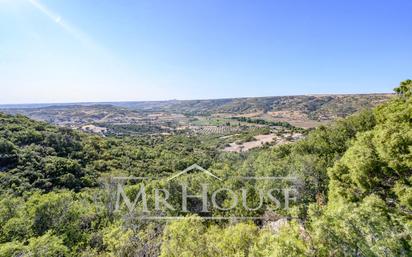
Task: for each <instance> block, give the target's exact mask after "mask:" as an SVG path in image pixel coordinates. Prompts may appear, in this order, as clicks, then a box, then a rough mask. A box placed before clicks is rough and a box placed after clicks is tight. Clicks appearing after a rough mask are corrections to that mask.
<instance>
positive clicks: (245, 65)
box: [0, 0, 412, 104]
mask: <svg viewBox="0 0 412 257" xmlns="http://www.w3.org/2000/svg"><path fill="white" fill-rule="evenodd" d="M411 9H412V1H410V0H391V1H387V0H373V1H370V0H361V1H360V0H356V1H354V0H334V1H330V0H325V1H318V0H311V1H308V0H300V1H299V0H283V1H280V0H267V1H266V0H258V1H250V0H174V1H168V0H162V1H160V0H144V1H143V0H134V1H132V0H127V1H126V0H59V1H57V0H0V92H1V93H0V104H16V103H61V102H90V101H141V100H168V99H210V98H230V97H248V96H276V95H302V94H327V93H335V94H338V93H381V92H391V91H392V89H393V88H394V87H395V86H396V85H398V84H399V82H400V81H402V80H405V79H407V78H412V69H411V68H412V43H411V42H412V33H411V32H412V19H411V15H410V10H411Z"/></svg>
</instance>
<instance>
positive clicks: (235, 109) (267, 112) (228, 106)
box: [0, 94, 393, 127]
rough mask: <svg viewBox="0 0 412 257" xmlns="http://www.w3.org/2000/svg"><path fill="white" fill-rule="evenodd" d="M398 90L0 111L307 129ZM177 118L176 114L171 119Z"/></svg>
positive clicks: (60, 118)
mask: <svg viewBox="0 0 412 257" xmlns="http://www.w3.org/2000/svg"><path fill="white" fill-rule="evenodd" d="M392 96H393V94H348V95H301V96H271V97H249V98H228V99H210V100H168V101H136V102H104V103H77V104H76V103H70V104H56V105H53V104H52V105H47V104H34V105H30V104H27V105H11V106H8V105H2V106H0V110H3V111H4V112H7V113H11V114H18V113H19V114H23V115H27V116H29V117H31V118H34V119H39V120H45V121H48V122H51V123H55V124H70V123H87V122H118V123H129V122H134V121H137V120H142V117H143V118H144V117H145V116H147V115H148V114H149V113H164V114H165V115H171V114H183V115H185V116H188V117H190V116H219V117H223V118H228V117H232V116H247V117H256V118H263V119H266V120H272V121H286V122H291V123H292V124H294V125H297V126H302V127H314V126H317V125H319V124H320V123H323V122H329V121H332V120H335V119H337V118H343V117H346V116H348V115H350V114H353V113H355V112H357V111H360V110H363V109H368V108H373V107H375V106H377V105H379V104H381V103H383V102H386V101H387V100H388V99H389V98H391V97H392ZM171 119H173V117H172V118H171Z"/></svg>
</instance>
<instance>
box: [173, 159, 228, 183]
mask: <svg viewBox="0 0 412 257" xmlns="http://www.w3.org/2000/svg"><path fill="white" fill-rule="evenodd" d="M191 170H200V171H202V172H203V173H205V174H206V175H208V176H210V177H213V178H215V179H218V180H220V181H222V179H221V178H219V177H218V176H216V175H214V174H213V173H211V172H210V171H208V170H206V169H204V168H202V167H201V166H199V165H198V164H196V163H195V164H192V165H191V166H189V167H187V168H186V169H185V170H183V171H181V172H179V173H177V174H176V175H174V176H172V177H170V178H169V179H168V181H170V180H172V179H174V178H177V177H179V176H181V175H183V174H186V173H187V172H189V171H191Z"/></svg>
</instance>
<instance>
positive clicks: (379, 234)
mask: <svg viewBox="0 0 412 257" xmlns="http://www.w3.org/2000/svg"><path fill="white" fill-rule="evenodd" d="M411 85H412V83H411V81H410V80H407V81H404V82H402V83H401V85H400V86H399V87H398V88H397V89H395V92H396V93H397V96H396V97H394V98H393V99H392V100H391V101H390V102H388V103H385V104H383V105H382V106H379V107H378V108H375V109H374V110H373V111H363V112H360V113H358V114H356V115H353V116H351V117H348V118H346V119H342V120H339V121H337V122H335V123H334V124H332V125H329V126H322V127H319V128H317V129H314V130H313V131H311V132H309V133H308V135H307V136H306V138H305V139H303V140H300V141H298V142H296V143H293V144H289V145H282V146H278V147H265V148H261V149H258V150H255V151H251V152H248V153H242V154H235V153H220V152H219V151H218V150H217V145H218V144H217V143H216V142H215V141H214V140H215V139H211V138H208V137H196V136H182V135H172V136H163V135H151V136H147V135H146V136H134V137H128V136H124V137H118V138H114V137H109V138H104V137H98V136H94V135H90V134H86V133H81V132H77V131H74V130H70V129H65V128H59V127H55V126H51V125H48V124H46V123H42V122H37V121H33V120H30V119H28V118H26V117H23V116H19V115H17V116H10V115H4V114H0V196H1V198H0V256H42V257H43V256H159V255H160V256H411V252H412V244H411V242H412V218H411V213H412V93H411V92H412V91H411V90H412V89H411ZM311 99H312V98H311ZM332 100H333V99H329V100H328V101H332ZM222 101H223V100H222ZM262 101H263V102H259V101H256V102H255V103H253V104H251V103H244V102H242V101H240V100H239V103H237V104H236V105H233V106H232V107H233V108H234V109H236V110H237V109H239V108H240V109H242V110H250V109H253V108H255V107H256V106H259V108H261V107H262V108H264V109H267V110H269V109H270V108H272V107H270V108H269V107H268V106H267V104H268V102H266V100H262ZM267 101H269V100H267ZM279 101H281V100H279ZM325 101H326V100H325ZM328 101H326V102H328ZM269 102H270V101H269ZM326 102H325V103H324V102H322V103H320V102H319V101H318V100H316V99H315V98H313V99H312V100H311V102H310V104H309V105H310V108H311V109H313V111H316V113H317V114H321V113H322V108H323V107H324V106H325V105H326V104H327V103H326ZM197 104H200V103H197ZM225 104H227V102H225ZM265 106H266V107H265ZM345 106H347V107H348V108H347V109H345V110H346V111H345V112H350V109H351V105H350V104H347V105H345ZM232 107H230V108H232ZM202 108H203V107H202ZM202 108H201V111H202V112H206V111H207V108H206V109H202ZM225 108H229V107H227V106H226V107H225ZM328 108H329V110H330V108H332V107H331V106H329V107H328ZM345 108H346V107H345ZM244 121H245V122H254V123H260V122H261V121H259V120H250V121H248V120H244ZM266 125H267V124H266ZM285 126H287V125H285ZM260 132H262V131H260ZM251 133H252V132H251ZM248 135H249V136H250V135H252V134H247V133H246V134H244V135H241V136H244V137H245V138H246V137H247V136H248ZM246 139H247V138H246ZM194 163H197V164H199V165H200V166H202V167H204V168H207V169H208V170H210V171H211V172H212V173H213V174H216V175H217V176H218V177H220V178H222V179H223V181H219V182H218V181H217V180H210V178H209V180H208V178H205V177H204V176H201V175H199V174H192V173H188V174H185V175H182V176H180V177H179V178H176V179H175V180H173V181H171V182H170V181H168V180H167V179H166V178H167V177H170V175H171V174H175V173H176V172H177V171H181V170H184V169H185V168H186V167H188V166H190V165H192V164H194ZM116 175H121V176H150V177H153V181H151V182H150V183H148V184H147V185H146V187H147V189H148V190H153V189H154V188H155V187H156V186H158V185H165V184H167V185H168V186H170V191H171V196H170V199H169V201H170V203H179V199H178V197H177V195H179V190H181V189H180V187H179V183H181V182H185V183H186V184H188V185H189V186H188V189H187V190H188V192H189V193H190V194H195V193H198V192H199V190H200V189H199V188H200V184H201V183H202V182H204V181H207V182H208V183H209V184H210V187H211V189H217V188H220V187H222V186H224V187H227V188H231V189H233V190H234V191H235V192H237V193H236V194H238V195H237V196H238V197H239V196H240V195H239V194H240V191H239V190H240V189H241V188H247V189H248V191H250V193H251V194H250V195H249V196H248V198H247V204H248V205H249V206H254V205H255V204H257V203H258V202H259V201H260V199H259V197H258V192H257V190H256V188H264V189H271V188H284V187H290V186H295V187H296V188H297V194H298V195H297V199H298V200H297V202H296V203H295V205H294V206H293V208H291V209H289V210H281V209H279V208H276V206H273V204H272V205H271V204H270V203H268V202H266V203H267V204H269V205H268V207H271V208H273V210H271V211H270V212H269V211H267V212H265V211H264V210H263V211H262V210H256V211H254V210H245V209H244V208H241V207H239V208H234V209H233V210H231V211H229V212H225V213H222V212H221V211H217V210H211V211H210V213H208V214H209V215H214V216H222V215H227V216H255V215H256V216H258V215H269V214H271V213H272V214H273V213H274V215H275V216H276V217H278V218H280V217H283V219H284V220H287V221H285V224H283V225H281V226H280V227H279V228H278V229H276V230H274V229H272V228H271V225H273V221H271V219H268V220H263V221H262V222H261V223H260V222H255V223H252V222H250V223H249V222H229V221H228V222H224V221H219V222H217V221H205V220H203V219H202V218H200V217H198V216H197V215H199V214H201V213H200V211H199V202H196V201H193V202H190V203H189V207H191V210H190V211H189V213H185V215H186V214H187V215H188V216H187V217H186V218H185V219H182V220H177V221H172V222H168V223H166V224H165V223H164V222H152V223H149V222H145V221H143V220H139V219H136V218H135V217H131V216H130V215H129V216H128V213H127V212H126V210H125V209H123V207H124V206H122V208H121V209H120V210H119V211H117V212H113V210H112V208H110V207H113V199H112V198H113V196H112V195H109V194H107V192H106V191H105V190H104V189H102V188H99V186H100V185H102V183H105V182H107V181H108V180H107V178H109V177H111V176H116ZM239 176H288V177H295V178H296V180H293V181H283V180H279V181H270V182H268V181H260V180H256V181H255V180H250V181H246V182H242V181H239V180H236V179H234V178H233V177H239ZM109 186H110V184H109ZM106 189H107V188H106ZM138 189H139V185H138V184H133V183H130V184H128V185H126V186H125V190H126V193H127V194H128V195H129V196H130V197H131V198H133V196H135V195H136V194H137V192H138ZM209 197H210V196H209ZM218 201H219V203H221V204H222V205H223V206H227V205H229V204H230V199H229V195H228V194H225V193H222V194H221V195H219V196H218ZM264 201H266V200H264ZM153 204H154V203H153V199H152V198H150V197H149V199H148V205H150V206H151V207H152V206H153ZM159 213H160V214H162V215H165V216H168V215H175V214H179V215H182V213H180V212H178V211H172V210H168V209H167V208H163V209H161V210H159ZM265 217H266V216H265Z"/></svg>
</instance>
